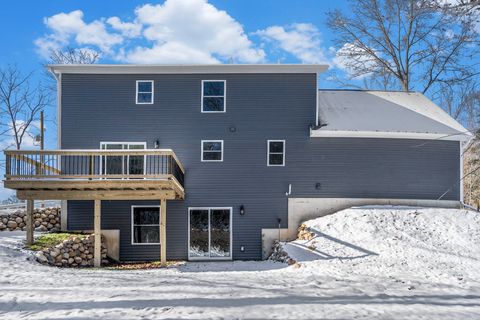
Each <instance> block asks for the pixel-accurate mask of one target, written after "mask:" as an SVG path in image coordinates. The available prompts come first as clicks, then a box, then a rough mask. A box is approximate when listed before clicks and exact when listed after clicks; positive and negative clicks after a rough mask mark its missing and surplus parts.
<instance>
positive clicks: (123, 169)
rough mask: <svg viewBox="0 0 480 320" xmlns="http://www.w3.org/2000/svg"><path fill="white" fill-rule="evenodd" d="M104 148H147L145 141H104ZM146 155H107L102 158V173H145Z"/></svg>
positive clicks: (102, 147)
mask: <svg viewBox="0 0 480 320" xmlns="http://www.w3.org/2000/svg"><path fill="white" fill-rule="evenodd" d="M100 147H101V149H102V150H135V149H137V150H138V149H146V147H147V144H146V143H145V142H102V143H101V144H100ZM145 163H146V161H145V156H143V155H142V156H105V157H103V159H102V174H122V175H125V174H144V172H145Z"/></svg>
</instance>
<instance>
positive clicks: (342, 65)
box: [330, 43, 376, 79]
mask: <svg viewBox="0 0 480 320" xmlns="http://www.w3.org/2000/svg"><path fill="white" fill-rule="evenodd" d="M330 51H332V52H334V54H335V57H334V58H333V59H332V64H333V66H334V67H337V68H338V69H341V70H343V71H345V72H346V73H348V74H349V75H350V76H352V75H353V73H354V70H353V68H352V66H353V65H361V66H362V67H365V69H370V70H372V71H373V69H374V68H375V66H376V63H375V61H374V60H373V58H372V57H371V56H370V55H369V54H368V53H367V52H365V49H363V48H360V47H359V46H358V45H356V44H354V43H345V44H344V45H343V46H342V47H341V48H340V49H338V50H337V51H336V52H335V49H333V48H331V49H330ZM368 75H370V73H365V74H362V75H359V76H356V77H355V78H356V79H361V78H364V77H366V76H368Z"/></svg>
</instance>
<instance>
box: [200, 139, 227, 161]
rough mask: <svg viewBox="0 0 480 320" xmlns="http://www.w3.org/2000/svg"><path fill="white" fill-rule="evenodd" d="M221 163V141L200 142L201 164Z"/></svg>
mask: <svg viewBox="0 0 480 320" xmlns="http://www.w3.org/2000/svg"><path fill="white" fill-rule="evenodd" d="M221 161H223V140H202V162H221Z"/></svg>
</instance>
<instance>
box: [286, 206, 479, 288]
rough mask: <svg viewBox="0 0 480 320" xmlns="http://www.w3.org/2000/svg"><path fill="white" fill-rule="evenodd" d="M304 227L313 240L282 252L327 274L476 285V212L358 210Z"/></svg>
mask: <svg viewBox="0 0 480 320" xmlns="http://www.w3.org/2000/svg"><path fill="white" fill-rule="evenodd" d="M305 225H306V226H307V227H308V230H309V231H310V232H312V233H313V234H314V238H313V239H311V240H295V241H292V242H289V243H286V244H284V248H283V249H284V250H285V251H286V252H287V253H288V255H289V256H290V257H291V258H293V259H295V260H296V261H298V262H301V263H304V264H305V266H306V267H310V268H315V269H316V270H317V271H320V272H322V273H324V274H339V273H342V274H345V275H346V276H348V277H352V276H375V275H382V276H389V277H399V275H405V278H407V279H413V278H421V279H424V280H425V279H430V280H434V281H440V280H442V281H447V282H452V281H453V282H455V283H456V282H458V281H463V282H465V281H468V280H469V279H470V280H478V276H479V268H480V262H479V261H480V214H479V213H478V212H475V211H469V210H457V209H438V208H431V209H426V208H414V207H393V206H388V207H381V206H373V207H372V206H371V207H354V208H350V209H346V210H343V211H340V212H337V213H335V214H333V215H329V216H325V217H321V218H318V219H313V220H310V221H306V222H305Z"/></svg>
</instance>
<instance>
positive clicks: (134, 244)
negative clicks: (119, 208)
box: [130, 205, 190, 246]
mask: <svg viewBox="0 0 480 320" xmlns="http://www.w3.org/2000/svg"><path fill="white" fill-rule="evenodd" d="M135 208H158V240H159V241H160V239H161V236H162V235H161V229H160V221H162V220H161V219H162V209H161V208H160V206H148V205H135V206H132V208H131V214H130V219H131V220H130V221H131V222H130V232H131V237H130V242H131V245H133V246H150V245H156V246H158V245H159V244H160V242H151V243H138V242H134V238H133V227H134V225H133V209H135ZM141 226H156V224H152V225H148V224H142V225H141ZM189 228H190V227H189Z"/></svg>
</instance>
